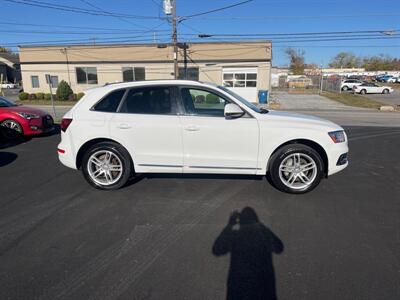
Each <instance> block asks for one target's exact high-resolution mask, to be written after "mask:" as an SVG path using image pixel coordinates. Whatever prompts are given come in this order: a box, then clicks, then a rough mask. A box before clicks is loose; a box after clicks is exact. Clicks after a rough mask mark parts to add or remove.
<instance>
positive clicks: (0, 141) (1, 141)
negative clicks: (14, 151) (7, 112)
mask: <svg viewBox="0 0 400 300" xmlns="http://www.w3.org/2000/svg"><path fill="white" fill-rule="evenodd" d="M6 130H9V129H7V128H5V127H2V126H0V149H7V148H10V147H14V146H17V145H19V144H23V143H26V142H29V141H30V140H32V139H37V138H42V137H49V136H52V135H56V134H59V133H60V126H59V125H55V126H54V129H53V130H52V131H50V132H47V133H43V134H40V135H36V136H22V137H19V138H15V139H7V138H6V136H7V134H6V132H5V131H6Z"/></svg>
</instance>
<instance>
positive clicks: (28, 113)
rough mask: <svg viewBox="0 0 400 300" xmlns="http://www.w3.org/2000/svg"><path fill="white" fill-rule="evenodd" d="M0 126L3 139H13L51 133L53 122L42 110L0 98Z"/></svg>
mask: <svg viewBox="0 0 400 300" xmlns="http://www.w3.org/2000/svg"><path fill="white" fill-rule="evenodd" d="M0 126H1V131H2V134H3V136H4V137H6V138H8V139H14V138H18V137H20V136H31V135H38V134H41V133H47V132H49V131H52V130H53V129H54V121H53V118H52V117H51V116H50V115H49V114H48V113H47V112H45V111H43V110H40V109H36V108H32V107H27V106H21V105H17V104H15V103H13V102H12V101H10V100H7V99H5V98H2V97H0Z"/></svg>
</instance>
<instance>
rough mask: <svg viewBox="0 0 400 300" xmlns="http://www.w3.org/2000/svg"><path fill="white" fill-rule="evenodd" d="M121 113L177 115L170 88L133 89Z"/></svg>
mask: <svg viewBox="0 0 400 300" xmlns="http://www.w3.org/2000/svg"><path fill="white" fill-rule="evenodd" d="M120 112H123V113H131V114H156V115H169V114H175V108H174V105H173V102H172V101H171V94H170V89H169V87H145V88H138V89H131V90H130V91H129V92H128V95H127V96H126V98H125V101H124V103H123V104H122V106H121V109H120Z"/></svg>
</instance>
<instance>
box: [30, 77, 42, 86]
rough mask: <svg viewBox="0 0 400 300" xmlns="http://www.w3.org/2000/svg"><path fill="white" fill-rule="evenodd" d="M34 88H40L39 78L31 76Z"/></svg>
mask: <svg viewBox="0 0 400 300" xmlns="http://www.w3.org/2000/svg"><path fill="white" fill-rule="evenodd" d="M31 82H32V88H39V87H40V85H39V76H36V75H35V76H31Z"/></svg>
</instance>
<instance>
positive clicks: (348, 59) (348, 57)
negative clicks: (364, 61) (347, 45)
mask: <svg viewBox="0 0 400 300" xmlns="http://www.w3.org/2000/svg"><path fill="white" fill-rule="evenodd" d="M329 66H330V67H331V68H337V69H340V68H358V67H360V66H361V59H360V58H359V57H357V56H356V55H354V54H353V53H350V52H340V53H338V54H337V55H336V56H335V57H334V58H333V59H332V60H331V62H330V63H329Z"/></svg>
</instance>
